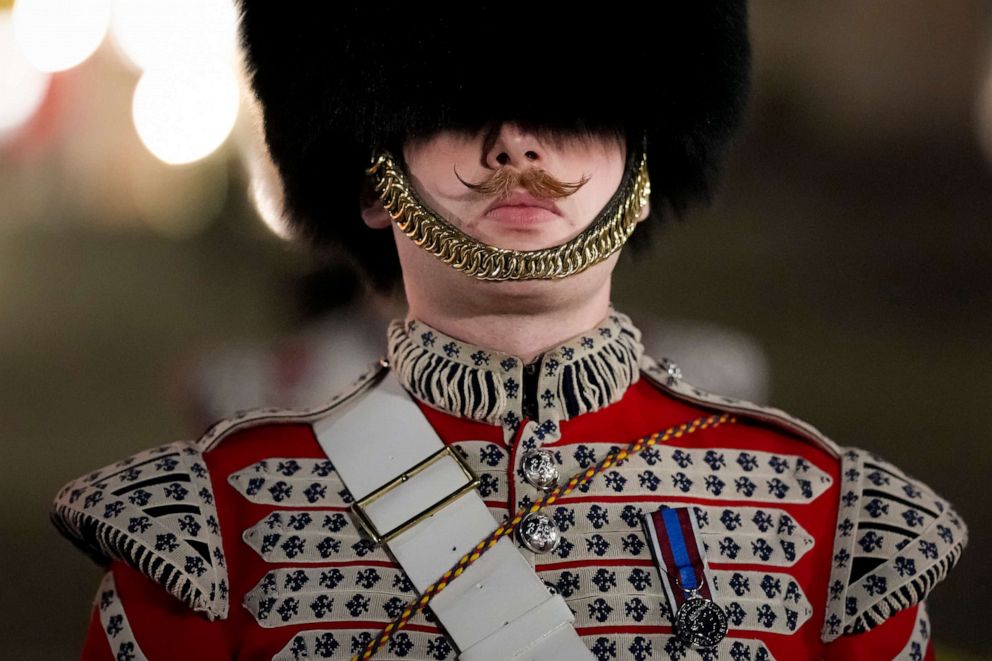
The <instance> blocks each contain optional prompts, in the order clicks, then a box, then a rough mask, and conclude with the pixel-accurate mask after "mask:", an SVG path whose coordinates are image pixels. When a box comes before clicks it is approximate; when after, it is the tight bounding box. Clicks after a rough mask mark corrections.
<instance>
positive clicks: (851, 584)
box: [822, 449, 968, 642]
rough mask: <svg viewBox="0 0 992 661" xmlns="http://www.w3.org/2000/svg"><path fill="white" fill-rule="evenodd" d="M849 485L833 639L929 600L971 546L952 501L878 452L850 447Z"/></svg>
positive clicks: (840, 530)
mask: <svg viewBox="0 0 992 661" xmlns="http://www.w3.org/2000/svg"><path fill="white" fill-rule="evenodd" d="M841 480H842V482H841V491H840V494H841V495H840V510H839V512H838V516H837V532H836V535H835V537H834V548H833V567H832V569H831V574H830V588H829V597H828V602H827V614H826V619H825V621H824V626H823V631H822V638H823V640H824V641H825V642H829V641H831V640H834V639H836V638H838V637H839V636H841V635H844V634H853V633H860V632H863V631H867V630H869V629H872V628H874V627H875V626H877V625H878V624H880V623H881V622H883V621H884V620H886V619H887V618H889V617H891V616H892V615H894V614H895V613H897V612H899V611H901V610H903V609H905V608H909V607H910V606H912V605H913V604H917V603H919V602H921V601H923V599H924V598H925V597H926V596H927V594H928V593H929V592H930V591H931V590H932V589H933V587H934V585H936V584H937V583H938V582H940V581H941V580H943V579H944V577H945V576H946V575H947V573H948V572H949V571H950V570H951V568H952V567H953V566H954V565H955V563H956V562H957V561H958V558H959V557H960V556H961V552H962V551H963V550H964V547H965V544H967V542H968V530H967V528H966V527H965V525H964V523H963V522H962V520H961V518H960V517H959V516H958V515H957V513H956V512H955V511H954V509H953V508H952V507H951V505H950V503H948V502H947V501H946V500H944V499H943V498H941V497H940V496H938V495H937V494H935V493H934V492H933V491H932V490H931V489H930V488H929V487H928V486H926V485H925V484H923V483H922V482H919V481H917V480H914V479H913V478H911V477H908V476H907V475H906V474H905V473H903V472H902V471H900V470H899V469H898V468H896V467H895V466H893V465H892V464H890V463H888V462H887V461H884V460H883V459H881V458H879V457H877V456H875V455H874V454H871V453H870V452H866V451H864V450H858V449H848V450H846V451H845V452H844V455H843V457H842V460H841Z"/></svg>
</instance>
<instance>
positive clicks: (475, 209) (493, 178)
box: [403, 123, 626, 250]
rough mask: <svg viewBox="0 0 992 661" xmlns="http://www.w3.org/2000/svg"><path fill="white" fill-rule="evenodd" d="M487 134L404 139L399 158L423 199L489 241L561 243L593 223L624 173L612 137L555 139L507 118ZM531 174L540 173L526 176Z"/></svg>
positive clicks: (530, 246) (520, 245)
mask: <svg viewBox="0 0 992 661" xmlns="http://www.w3.org/2000/svg"><path fill="white" fill-rule="evenodd" d="M488 137H489V139H488V140H487V139H486V138H487V134H486V133H484V132H480V133H479V134H477V135H474V136H465V135H462V134H458V133H455V132H451V131H446V132H441V133H438V134H436V135H434V136H432V137H431V138H430V139H428V140H424V141H419V142H408V143H407V145H406V146H405V147H404V150H403V156H404V158H405V160H406V163H407V168H408V171H409V173H410V178H411V183H412V184H413V186H414V188H415V190H417V192H418V193H419V194H420V195H421V199H422V200H423V201H424V202H425V203H426V204H427V205H428V206H430V207H431V208H432V209H434V210H435V211H437V212H438V213H440V214H441V215H442V216H443V217H445V219H446V220H448V222H450V223H452V224H453V225H454V226H455V227H458V228H459V229H460V230H462V231H463V232H465V233H466V234H468V235H469V236H471V237H473V238H475V239H477V240H479V241H482V242H483V243H487V244H489V245H491V246H495V247H498V248H512V249H515V250H537V249H540V248H548V247H552V246H556V245H559V244H562V243H565V242H566V241H568V240H569V239H571V238H573V237H575V236H576V235H577V234H579V233H580V232H582V230H584V229H585V228H586V227H588V226H589V224H590V223H592V221H593V220H594V219H595V217H596V215H597V214H598V213H599V212H600V211H601V210H602V208H603V207H604V206H605V205H606V203H607V202H608V201H609V199H610V197H611V196H612V195H613V193H614V192H615V191H616V190H617V188H618V187H619V185H620V180H621V178H622V176H623V168H624V159H625V156H626V148H625V145H624V143H623V142H622V141H621V140H619V139H617V138H614V137H606V136H602V137H600V136H597V137H585V136H583V137H581V138H579V137H573V138H560V137H555V138H553V137H551V136H541V135H537V134H535V133H532V132H527V131H524V130H523V129H521V128H520V127H519V126H518V125H516V124H510V123H505V124H503V125H501V126H500V127H499V129H498V130H497V131H496V132H494V133H493V134H490V135H489V136H488ZM542 171H543V172H542ZM533 174H538V175H540V176H538V177H530V176H524V175H533ZM521 179H523V181H521ZM480 184H481V187H480V186H479V185H480ZM486 184H490V185H489V186H486ZM542 184H543V186H542ZM494 189H496V190H494Z"/></svg>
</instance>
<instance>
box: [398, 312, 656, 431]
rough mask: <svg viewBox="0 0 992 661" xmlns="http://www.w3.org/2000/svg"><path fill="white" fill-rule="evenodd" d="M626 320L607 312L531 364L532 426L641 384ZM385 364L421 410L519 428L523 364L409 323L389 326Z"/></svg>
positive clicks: (637, 348)
mask: <svg viewBox="0 0 992 661" xmlns="http://www.w3.org/2000/svg"><path fill="white" fill-rule="evenodd" d="M640 339H641V332H640V330H638V329H637V328H636V327H635V326H634V325H633V323H631V321H630V318H629V317H627V316H626V315H624V314H621V313H619V312H616V311H615V310H612V311H611V312H610V314H609V315H608V316H607V317H606V318H605V319H603V321H602V322H600V323H599V324H598V325H597V326H595V327H593V328H591V329H589V330H588V331H586V332H585V333H580V334H579V335H576V336H575V337H573V338H571V339H569V340H567V341H566V342H564V343H562V344H560V345H558V346H557V347H555V348H554V349H551V350H549V351H546V352H544V353H543V354H541V356H540V357H539V358H538V359H537V361H538V378H537V392H536V393H535V396H536V398H537V404H538V422H544V421H546V420H567V419H569V418H573V417H575V416H578V415H582V414H583V413H590V412H592V411H596V410H598V409H601V408H603V407H605V406H608V405H610V404H612V403H614V402H616V401H618V400H619V399H620V398H621V397H623V395H624V393H625V392H626V391H627V388H629V387H630V386H631V384H633V383H635V382H636V381H637V380H638V378H639V377H640V368H639V362H640V358H641V355H642V353H643V351H644V347H643V345H642V344H641V342H640ZM387 356H388V359H389V363H390V365H391V367H392V369H393V370H395V372H396V374H397V376H398V378H399V380H400V382H401V383H402V384H403V385H404V386H406V388H407V390H409V391H410V392H411V393H412V394H413V395H414V396H415V397H417V398H418V399H420V400H422V401H423V402H425V403H427V404H428V405H430V406H432V407H434V408H437V409H440V410H442V411H446V412H448V413H452V414H455V415H458V416H460V417H464V418H471V419H472V420H478V421H481V422H486V423H489V424H507V425H510V426H512V427H516V425H517V424H518V423H519V422H520V419H521V417H522V413H521V405H522V400H523V392H522V389H523V387H524V386H523V383H524V381H523V373H524V364H523V362H522V361H521V360H520V359H519V358H517V357H516V356H512V355H510V354H505V353H501V352H499V351H495V350H492V349H488V348H485V347H480V346H476V345H473V344H469V343H467V342H463V341H461V340H457V339H455V338H453V337H451V336H449V335H446V334H444V333H442V332H440V331H438V330H437V329H435V328H432V327H430V326H428V325H427V324H425V323H424V322H422V321H419V320H416V319H407V320H404V319H394V320H393V321H392V322H391V323H390V324H389V331H388V347H387Z"/></svg>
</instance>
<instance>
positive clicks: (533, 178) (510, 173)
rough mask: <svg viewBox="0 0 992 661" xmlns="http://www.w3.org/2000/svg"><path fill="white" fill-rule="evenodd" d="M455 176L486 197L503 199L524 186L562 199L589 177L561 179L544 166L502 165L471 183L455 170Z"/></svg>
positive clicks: (538, 194) (583, 183) (540, 195)
mask: <svg viewBox="0 0 992 661" xmlns="http://www.w3.org/2000/svg"><path fill="white" fill-rule="evenodd" d="M455 176H456V177H458V181H460V182H462V184H464V185H465V187H466V188H469V189H471V190H473V191H475V192H476V193H479V194H481V195H485V196H486V197H494V198H496V200H503V199H506V198H507V197H509V196H510V195H511V194H512V193H513V191H514V189H516V188H521V187H523V188H524V189H526V190H527V192H528V193H530V194H531V195H533V196H534V197H538V198H549V199H553V200H556V199H561V198H563V197H568V196H569V195H571V194H572V193H574V192H575V191H577V190H579V189H580V188H582V187H583V186H585V185H586V183H588V181H589V177H587V176H583V177H582V179H580V180H579V181H577V182H572V183H569V182H564V181H560V180H559V179H558V178H557V177H555V176H553V175H552V174H551V173H549V172H548V171H547V170H545V169H544V168H540V167H530V168H527V169H525V170H518V169H517V168H514V167H502V168H499V169H498V170H496V171H495V172H493V173H492V174H491V175H489V176H488V177H486V178H485V179H483V180H482V181H480V182H479V183H474V184H473V183H469V182H467V181H465V180H464V179H462V178H461V176H459V174H458V171H457V170H455Z"/></svg>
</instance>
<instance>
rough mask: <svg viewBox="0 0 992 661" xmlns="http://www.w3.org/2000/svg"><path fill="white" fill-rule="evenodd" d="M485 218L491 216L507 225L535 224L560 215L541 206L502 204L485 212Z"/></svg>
mask: <svg viewBox="0 0 992 661" xmlns="http://www.w3.org/2000/svg"><path fill="white" fill-rule="evenodd" d="M486 217H487V218H493V219H495V220H498V221H500V222H502V223H506V224H508V225H523V226H526V225H536V224H538V223H542V222H547V221H551V220H555V219H556V218H559V217H560V216H559V215H558V214H556V213H555V212H554V211H550V210H548V209H544V208H542V207H529V206H516V205H514V206H502V207H496V208H495V209H491V210H489V211H487V212H486Z"/></svg>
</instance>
